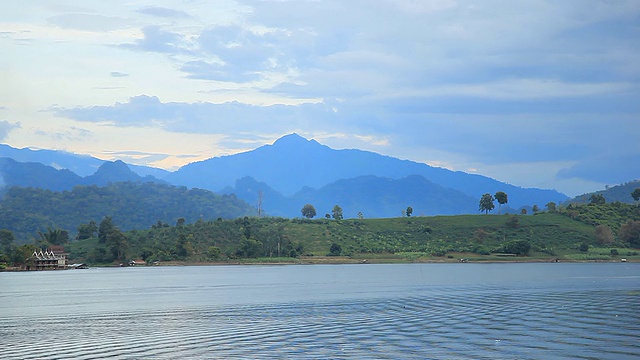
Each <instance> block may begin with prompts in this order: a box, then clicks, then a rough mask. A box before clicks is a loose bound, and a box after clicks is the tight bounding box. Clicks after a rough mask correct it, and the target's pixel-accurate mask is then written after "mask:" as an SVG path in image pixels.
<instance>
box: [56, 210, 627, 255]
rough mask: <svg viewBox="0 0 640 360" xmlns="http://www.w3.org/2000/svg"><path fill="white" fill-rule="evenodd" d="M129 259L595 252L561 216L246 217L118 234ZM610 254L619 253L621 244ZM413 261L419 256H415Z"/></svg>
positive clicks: (590, 232)
mask: <svg viewBox="0 0 640 360" xmlns="http://www.w3.org/2000/svg"><path fill="white" fill-rule="evenodd" d="M124 235H125V237H126V249H125V250H126V254H127V258H128V259H135V258H140V259H144V260H146V261H148V262H151V261H156V260H158V261H170V260H183V261H225V260H235V259H241V258H258V257H259V258H278V257H280V258H281V257H296V256H300V255H306V256H338V255H342V256H356V257H358V256H359V257H375V256H382V255H384V254H387V255H393V256H400V257H410V256H419V257H421V256H427V257H430V256H436V257H437V256H446V255H447V254H452V253H475V254H479V255H490V254H494V253H509V254H514V255H517V256H526V255H528V254H531V253H536V254H538V256H540V254H542V255H543V256H557V255H558V254H563V253H576V252H579V251H580V247H581V246H582V245H583V244H589V245H591V246H592V247H596V246H598V245H599V244H598V242H597V240H596V236H595V232H594V227H593V226H592V225H588V224H584V223H582V222H580V221H577V220H574V219H571V218H570V217H568V216H565V215H563V214H560V213H541V214H539V215H535V216H523V215H502V216H477V215H460V216H438V217H411V218H391V219H358V220H350V219H347V220H330V219H318V220H310V219H301V218H298V219H283V218H257V217H244V218H239V219H235V220H216V221H197V222H196V223H194V224H181V225H176V226H171V225H169V224H165V223H158V224H155V225H154V226H153V227H152V228H150V229H145V230H133V231H129V232H126V233H124ZM616 242H617V243H615V244H609V245H610V246H616V245H618V246H619V247H624V246H622V245H623V244H621V243H619V240H616ZM68 249H69V250H70V251H71V254H72V256H73V257H75V258H78V259H82V260H83V261H89V262H113V261H117V258H116V252H115V251H114V250H110V247H109V245H108V242H107V241H105V243H101V242H100V241H99V240H98V239H97V238H95V237H94V238H91V239H87V240H84V241H77V242H73V243H72V244H70V245H69V246H68ZM416 254H417V255H416Z"/></svg>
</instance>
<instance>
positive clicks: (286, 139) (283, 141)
mask: <svg viewBox="0 0 640 360" xmlns="http://www.w3.org/2000/svg"><path fill="white" fill-rule="evenodd" d="M307 144H318V145H319V143H318V142H317V141H315V140H308V139H306V138H304V137H302V136H300V135H298V134H296V133H291V134H287V135H285V136H283V137H281V138H279V139H278V140H276V141H275V142H274V143H273V146H286V147H293V146H303V145H307Z"/></svg>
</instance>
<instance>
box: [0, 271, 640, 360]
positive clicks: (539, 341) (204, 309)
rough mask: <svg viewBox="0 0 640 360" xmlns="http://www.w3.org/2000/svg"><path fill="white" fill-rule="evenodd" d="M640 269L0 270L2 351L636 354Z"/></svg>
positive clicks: (77, 355)
mask: <svg viewBox="0 0 640 360" xmlns="http://www.w3.org/2000/svg"><path fill="white" fill-rule="evenodd" d="M639 357H640V264H633V263H606V264H605V263H599V264H593V263H590V264H551V263H549V264H526V263H524V264H402V265H400V264H398V265H373V264H367V265H301V266H297V265H287V266H258V265H252V266H203V267H139V268H96V269H88V270H68V271H50V272H22V273H0V358H2V359H103V358H110V359H177V358H183V359H229V358H240V359H272V358H284V359H287V358H288V359H299V358H312V359H354V358H355V359H429V358H431V359H542V358H545V359H562V358H566V359H637V358H639Z"/></svg>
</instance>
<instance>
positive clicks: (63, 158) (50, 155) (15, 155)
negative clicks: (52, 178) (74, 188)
mask: <svg viewBox="0 0 640 360" xmlns="http://www.w3.org/2000/svg"><path fill="white" fill-rule="evenodd" d="M0 157H6V158H11V159H13V160H15V161H17V162H22V163H40V164H43V165H47V166H51V167H53V168H54V169H58V170H60V169H68V170H71V171H72V172H74V173H75V174H78V175H80V176H81V177H84V176H89V175H91V174H93V173H95V172H96V170H97V169H98V168H99V167H100V166H101V165H102V164H103V163H104V160H101V159H98V158H95V157H92V156H88V155H78V154H73V153H70V152H66V151H60V150H31V149H28V148H24V149H17V148H14V147H11V146H9V145H6V144H0ZM129 167H130V168H131V169H133V171H134V172H135V173H137V174H138V175H140V176H147V175H152V176H154V177H156V178H161V177H163V176H166V175H167V174H168V173H169V172H168V171H166V170H163V169H158V168H154V167H149V166H141V165H129Z"/></svg>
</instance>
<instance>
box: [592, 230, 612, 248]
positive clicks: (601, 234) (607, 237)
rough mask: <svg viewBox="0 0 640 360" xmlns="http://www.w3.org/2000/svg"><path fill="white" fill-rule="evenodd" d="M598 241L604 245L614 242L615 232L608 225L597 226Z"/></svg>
mask: <svg viewBox="0 0 640 360" xmlns="http://www.w3.org/2000/svg"><path fill="white" fill-rule="evenodd" d="M596 241H597V242H598V243H599V244H602V245H605V244H611V243H613V232H612V231H611V228H609V227H608V226H606V225H598V226H596Z"/></svg>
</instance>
